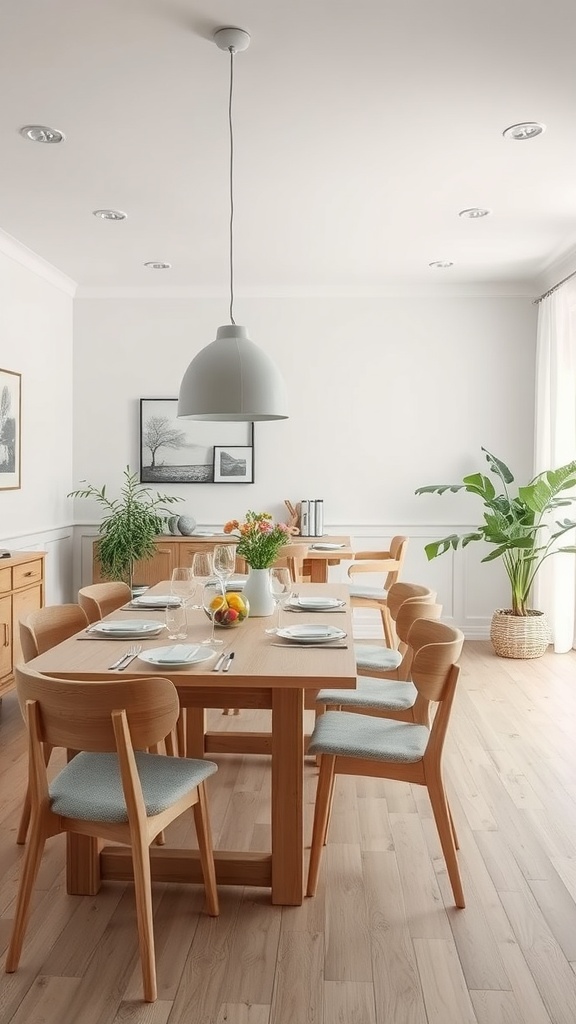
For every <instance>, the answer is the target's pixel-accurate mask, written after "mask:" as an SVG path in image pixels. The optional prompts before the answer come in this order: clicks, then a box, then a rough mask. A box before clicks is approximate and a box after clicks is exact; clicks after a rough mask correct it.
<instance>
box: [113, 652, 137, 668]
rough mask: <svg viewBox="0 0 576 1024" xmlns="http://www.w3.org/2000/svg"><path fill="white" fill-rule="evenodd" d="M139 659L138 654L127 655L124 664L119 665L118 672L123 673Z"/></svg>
mask: <svg viewBox="0 0 576 1024" xmlns="http://www.w3.org/2000/svg"><path fill="white" fill-rule="evenodd" d="M137 657H138V655H137V654H127V655H126V657H125V658H124V661H123V662H122V664H121V665H118V672H123V671H124V669H125V668H128V665H131V664H132V662H133V661H136V658H137Z"/></svg>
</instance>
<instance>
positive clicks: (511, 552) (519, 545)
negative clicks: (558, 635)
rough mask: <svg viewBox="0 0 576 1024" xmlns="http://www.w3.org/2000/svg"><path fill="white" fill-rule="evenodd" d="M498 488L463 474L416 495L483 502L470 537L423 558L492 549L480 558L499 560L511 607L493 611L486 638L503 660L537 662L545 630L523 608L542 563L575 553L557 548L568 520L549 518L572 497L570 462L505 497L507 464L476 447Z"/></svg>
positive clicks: (454, 537)
mask: <svg viewBox="0 0 576 1024" xmlns="http://www.w3.org/2000/svg"><path fill="white" fill-rule="evenodd" d="M482 451H483V452H484V454H485V455H486V460H487V462H488V465H489V467H490V472H491V473H492V474H493V475H494V476H495V477H497V479H498V481H499V484H500V488H499V491H497V490H496V488H495V487H494V484H493V483H492V481H491V479H490V477H487V476H484V475H483V474H482V473H473V474H471V475H470V476H465V477H463V479H462V483H460V484H429V485H427V486H426V487H419V488H418V489H417V491H416V494H444V492H445V491H452V492H456V491H461V490H465V491H468V492H469V493H470V494H477V495H478V496H479V497H480V498H481V499H482V502H483V504H484V509H485V511H484V513H483V515H484V522H483V523H482V525H481V526H478V527H477V529H476V530H474V531H473V532H472V533H465V534H462V535H458V534H451V535H450V536H448V537H444V538H443V539H442V540H437V541H432V542H431V543H430V544H426V546H425V551H426V554H427V556H428V558H429V559H432V558H436V557H437V556H438V555H442V554H444V553H445V552H446V551H450V550H456V548H458V547H460V546H461V547H463V548H464V547H466V546H467V545H468V544H470V543H471V542H472V541H477V540H481V541H485V542H486V543H487V544H491V545H493V550H492V551H490V552H489V553H488V554H487V555H486V556H485V557H484V558H483V559H482V561H483V562H492V561H494V559H496V558H501V559H502V562H503V565H504V568H505V570H506V573H507V575H508V579H509V581H510V588H511V600H510V603H511V607H510V608H505V609H497V610H496V612H495V613H494V616H493V618H492V625H491V628H490V638H491V640H492V644H493V646H494V650H495V651H496V653H497V654H500V655H502V656H503V657H509V658H538V657H540V656H541V655H542V654H544V652H545V650H546V648H547V646H548V644H549V642H550V631H549V627H548V623H547V622H546V619H545V616H544V615H543V613H542V612H540V611H537V610H535V609H532V608H530V607H529V603H530V593H531V590H532V585H533V583H534V579H535V577H536V574H537V573H538V571H539V570H540V568H541V566H542V565H543V563H544V562H545V561H546V559H548V558H551V557H552V556H553V555H557V554H559V553H560V552H566V551H568V552H571V553H576V547H575V546H574V545H568V546H560V545H559V540H560V538H561V537H563V536H564V534H566V533H568V532H569V531H570V530H573V529H574V528H575V527H576V521H574V520H572V519H554V515H555V513H556V510H557V509H558V508H561V507H563V506H566V505H571V504H572V503H573V502H574V501H576V496H574V495H570V494H568V493H566V492H568V491H571V490H572V489H573V488H574V487H576V461H575V462H569V463H567V465H565V466H560V468H559V469H552V470H547V471H546V472H544V473H538V475H537V476H535V477H534V478H533V479H532V480H531V481H530V482H529V483H528V484H526V485H524V486H523V487H518V489H517V493H516V494H511V493H510V491H509V485H510V484H512V483H514V477H513V476H512V473H511V472H510V470H509V469H508V466H507V465H506V464H505V463H504V462H502V461H501V460H500V459H497V458H496V456H495V455H492V454H491V452H489V451H488V450H487V449H486V448H482Z"/></svg>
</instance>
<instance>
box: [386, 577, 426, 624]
mask: <svg viewBox="0 0 576 1024" xmlns="http://www.w3.org/2000/svg"><path fill="white" fill-rule="evenodd" d="M414 600H415V601H419V602H420V603H421V604H422V603H424V602H425V601H428V602H432V601H435V600H436V591H435V590H430V588H429V587H424V586H421V585H420V584H419V583H393V584H392V586H391V587H390V589H389V591H388V610H389V612H390V615H391V617H392V619H393V620H394V622H395V621H396V619H397V618H398V612H399V611H400V609H401V607H402V605H403V604H404V603H405V602H406V601H414Z"/></svg>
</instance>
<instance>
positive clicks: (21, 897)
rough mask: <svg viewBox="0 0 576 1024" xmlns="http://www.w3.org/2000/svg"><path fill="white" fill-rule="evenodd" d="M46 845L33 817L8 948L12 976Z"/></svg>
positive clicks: (7, 962) (8, 961) (7, 969)
mask: <svg viewBox="0 0 576 1024" xmlns="http://www.w3.org/2000/svg"><path fill="white" fill-rule="evenodd" d="M45 844H46V835H45V834H44V831H43V829H42V827H41V824H40V821H39V819H38V817H37V816H36V817H35V816H34V815H33V816H32V825H31V828H30V842H29V844H28V849H27V850H26V854H25V856H24V865H23V867H22V877H21V879H20V886H19V889H18V900H17V903H16V913H15V915H14V924H13V925H12V935H11V937H10V945H9V947H8V955H7V957H6V967H5V970H6V973H7V974H12V973H13V972H14V971H15V970H16V968H17V967H18V964H19V963H20V954H21V953H22V946H23V943H24V936H25V934H26V926H27V924H28V917H29V913H30V898H31V896H32V890H33V888H34V882H35V881H36V876H37V875H38V869H39V867H40V862H41V860H42V854H43V853H44V846H45Z"/></svg>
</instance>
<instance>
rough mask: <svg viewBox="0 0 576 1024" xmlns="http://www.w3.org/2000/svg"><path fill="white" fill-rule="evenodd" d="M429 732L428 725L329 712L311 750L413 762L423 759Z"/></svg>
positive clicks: (321, 720) (319, 725)
mask: <svg viewBox="0 0 576 1024" xmlns="http://www.w3.org/2000/svg"><path fill="white" fill-rule="evenodd" d="M429 735H430V733H429V730H428V729H427V728H426V726H425V725H415V724H414V723H412V722H394V721H391V720H389V719H386V718H371V717H370V716H369V715H355V714H354V713H353V712H350V711H327V712H326V714H324V715H321V716H320V718H319V719H318V720H317V722H316V726H315V728H314V732H313V733H312V736H311V738H310V744H309V746H308V753H309V754H340V755H341V756H342V757H363V758H366V759H367V760H369V761H394V762H397V763H402V764H412V763H413V762H414V761H419V760H420V759H421V757H422V755H423V753H424V751H425V750H426V745H427V743H428V736H429Z"/></svg>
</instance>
